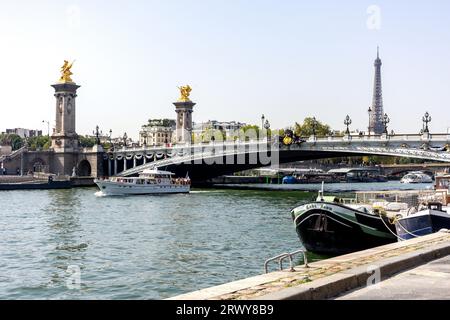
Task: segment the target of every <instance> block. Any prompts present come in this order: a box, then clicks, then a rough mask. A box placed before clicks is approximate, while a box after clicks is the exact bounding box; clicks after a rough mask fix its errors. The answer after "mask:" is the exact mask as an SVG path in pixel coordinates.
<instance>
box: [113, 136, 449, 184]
mask: <svg viewBox="0 0 450 320" xmlns="http://www.w3.org/2000/svg"><path fill="white" fill-rule="evenodd" d="M449 151H450V134H424V135H417V134H416V135H414V134H396V135H372V136H368V135H357V136H352V135H346V136H343V137H342V136H341V137H336V136H330V137H314V136H312V137H309V138H308V139H303V140H301V142H299V143H292V144H289V145H286V144H284V143H281V142H279V139H278V138H277V137H275V138H274V139H272V140H264V141H248V142H239V141H237V142H215V143H207V144H196V145H183V146H181V145H178V146H172V147H149V148H134V149H128V148H126V149H119V150H116V151H114V152H109V153H108V154H107V156H106V155H105V157H107V162H108V174H109V175H120V176H131V175H137V174H138V173H139V172H142V171H143V170H145V169H156V168H158V169H164V170H169V171H172V172H174V173H176V174H177V175H179V176H185V175H186V174H189V176H190V177H191V178H192V180H193V181H202V180H206V179H209V178H213V177H217V176H220V175H224V174H232V173H234V172H238V171H242V170H247V169H253V168H258V167H264V166H276V165H278V164H281V163H289V162H294V161H302V160H312V159H324V158H334V157H348V156H364V155H381V156H396V157H408V158H417V159H426V160H433V161H439V162H446V163H450V152H449Z"/></svg>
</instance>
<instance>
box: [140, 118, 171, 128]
mask: <svg viewBox="0 0 450 320" xmlns="http://www.w3.org/2000/svg"><path fill="white" fill-rule="evenodd" d="M175 125H176V122H175V120H172V119H148V123H147V124H146V125H145V126H147V127H153V126H162V127H174V126H175Z"/></svg>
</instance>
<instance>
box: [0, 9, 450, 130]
mask: <svg viewBox="0 0 450 320" xmlns="http://www.w3.org/2000/svg"><path fill="white" fill-rule="evenodd" d="M373 5H375V7H374V6H373ZM0 41H1V46H0V48H1V50H0V57H1V58H0V131H3V130H4V129H5V128H7V127H8V128H14V127H25V128H39V129H43V130H44V132H45V131H46V125H43V124H42V120H50V121H51V123H52V124H53V123H54V117H55V116H54V108H55V102H54V97H53V89H52V88H51V87H50V84H52V83H55V82H56V81H57V80H58V78H59V69H60V67H61V65H62V62H63V60H64V59H67V60H75V59H76V62H75V65H74V67H73V69H72V71H73V72H74V76H73V80H74V81H76V82H77V83H78V84H79V85H81V86H82V87H81V88H80V89H79V91H78V98H77V99H78V100H77V131H78V133H80V134H87V133H91V132H92V130H93V129H94V127H95V125H97V124H98V125H99V126H100V127H101V129H103V131H104V132H106V131H109V129H112V130H113V136H118V135H122V134H123V132H124V131H126V132H127V133H128V135H131V136H133V137H134V138H136V137H137V133H138V130H139V128H140V126H141V125H142V124H144V123H145V122H146V120H147V119H148V118H161V117H168V118H175V113H174V106H173V105H172V102H174V101H176V100H177V98H178V96H179V93H178V89H177V86H180V85H185V84H189V85H191V87H192V88H193V91H192V93H191V97H192V100H193V101H194V102H196V103H197V105H196V107H195V111H194V121H196V122H200V121H206V120H209V119H216V120H223V121H229V120H238V121H244V122H248V123H254V124H259V123H260V118H261V114H265V115H266V117H267V118H268V119H269V121H270V122H271V124H272V128H274V127H276V128H281V127H286V126H289V125H292V124H293V123H294V122H295V121H302V120H303V118H304V117H306V116H316V117H317V118H318V119H320V120H322V121H324V122H326V123H329V124H330V125H331V126H332V127H333V128H334V129H343V128H344V125H343V120H344V118H345V115H346V114H349V115H350V116H351V118H352V119H353V124H352V127H353V128H359V129H361V130H365V129H366V127H367V124H368V115H367V109H368V107H369V105H370V103H371V96H372V87H373V60H374V59H375V56H376V47H377V45H379V46H380V55H381V59H382V61H383V67H382V76H383V95H384V106H385V111H386V112H387V113H388V114H389V116H390V118H391V124H390V129H391V128H392V129H394V130H395V131H396V132H406V131H408V132H418V131H419V130H420V129H421V127H422V124H421V117H422V115H423V113H424V112H425V111H429V112H430V114H431V115H432V117H433V121H432V123H431V130H432V131H441V132H443V131H447V128H448V127H450V116H449V113H448V110H449V101H450V2H449V1H446V0H442V1H438V0H435V1H433V0H431V1H392V0H390V1H384V0H383V1H376V0H373V1H365V0H359V1H356V0H355V1H331V0H329V1H325V0H316V1H300V0H192V1H186V0H184V1H176V0H164V1H163V0H160V1H148V0H146V1H138V0H130V1H110V0H108V1H100V0H95V1H77V0H72V1H63V0H58V1H56V0H54V1H49V0H40V1H20V0H17V1H7V0H0Z"/></svg>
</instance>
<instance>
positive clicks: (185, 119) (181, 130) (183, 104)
mask: <svg viewBox="0 0 450 320" xmlns="http://www.w3.org/2000/svg"><path fill="white" fill-rule="evenodd" d="M174 105H175V112H176V113H177V125H176V142H177V143H188V144H191V143H192V112H194V109H193V108H194V106H195V103H194V102H192V101H179V102H174Z"/></svg>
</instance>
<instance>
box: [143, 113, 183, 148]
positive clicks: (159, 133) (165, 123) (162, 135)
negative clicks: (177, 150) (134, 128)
mask: <svg viewBox="0 0 450 320" xmlns="http://www.w3.org/2000/svg"><path fill="white" fill-rule="evenodd" d="M175 129H176V121H175V120H172V119H154V120H149V121H148V124H146V125H143V126H142V130H141V131H140V132H139V144H140V145H150V146H161V145H165V144H169V143H172V141H173V139H174V132H175Z"/></svg>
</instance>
